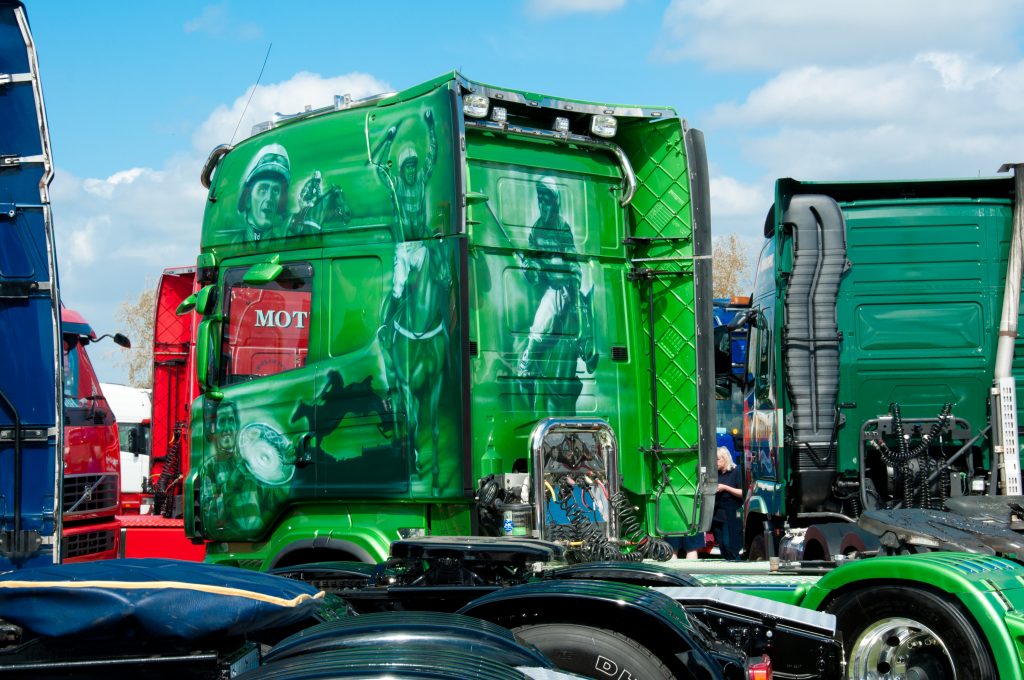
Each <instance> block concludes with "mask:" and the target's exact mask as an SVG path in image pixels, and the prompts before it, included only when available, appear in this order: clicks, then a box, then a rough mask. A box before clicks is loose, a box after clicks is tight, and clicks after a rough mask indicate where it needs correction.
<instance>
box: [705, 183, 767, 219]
mask: <svg viewBox="0 0 1024 680" xmlns="http://www.w3.org/2000/svg"><path fill="white" fill-rule="evenodd" d="M771 202H772V188H771V187H770V186H765V185H764V184H763V183H756V184H746V183H744V182H741V181H739V180H738V179H736V178H734V177H726V176H718V177H712V178H711V217H712V219H715V220H717V219H718V218H720V217H737V216H739V217H749V216H751V215H757V214H758V213H759V212H762V211H764V210H765V209H766V208H767V206H768V205H769V204H770V203H771Z"/></svg>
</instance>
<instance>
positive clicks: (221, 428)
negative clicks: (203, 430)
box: [213, 401, 238, 453]
mask: <svg viewBox="0 0 1024 680" xmlns="http://www.w3.org/2000/svg"><path fill="white" fill-rule="evenodd" d="M213 433H214V436H215V438H216V443H217V449H218V450H219V451H220V452H221V453H235V449H236V448H237V447H238V407H237V406H235V404H234V403H233V402H230V401H228V402H221V404H220V406H218V408H217V419H216V420H215V421H214V424H213Z"/></svg>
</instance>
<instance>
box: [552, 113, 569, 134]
mask: <svg viewBox="0 0 1024 680" xmlns="http://www.w3.org/2000/svg"><path fill="white" fill-rule="evenodd" d="M552 129H553V130H554V131H555V132H557V133H559V134H563V135H564V134H565V133H567V132H568V131H569V119H568V118H563V117H562V116H559V117H558V118H555V124H554V125H553V126H552Z"/></svg>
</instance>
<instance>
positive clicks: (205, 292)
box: [196, 284, 217, 316]
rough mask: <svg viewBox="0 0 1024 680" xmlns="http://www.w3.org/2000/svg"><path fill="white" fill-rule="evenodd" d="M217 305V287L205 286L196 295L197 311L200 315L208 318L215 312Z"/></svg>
mask: <svg viewBox="0 0 1024 680" xmlns="http://www.w3.org/2000/svg"><path fill="white" fill-rule="evenodd" d="M216 304H217V286H214V285H212V284H211V285H209V286H203V287H202V288H201V289H200V291H199V292H198V293H196V311H197V312H199V314H201V315H203V316H206V315H207V314H209V313H210V312H212V311H213V308H214V306H215V305H216Z"/></svg>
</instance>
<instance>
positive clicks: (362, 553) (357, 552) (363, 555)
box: [270, 536, 375, 569]
mask: <svg viewBox="0 0 1024 680" xmlns="http://www.w3.org/2000/svg"><path fill="white" fill-rule="evenodd" d="M310 552H318V553H322V554H334V555H335V557H334V559H335V560H337V559H339V558H338V557H337V555H342V554H345V555H351V557H352V559H353V561H358V562H366V563H368V564H372V563H374V562H375V560H374V559H373V557H372V556H371V555H370V553H368V552H367V551H366V550H365V549H364V548H362V547H360V546H358V545H356V544H355V543H353V542H351V541H345V540H342V539H339V538H328V537H326V536H320V537H317V538H311V539H307V540H302V541H292V542H291V543H289V544H288V545H287V546H286V547H285V548H283V549H282V550H281V551H280V552H278V553H277V554H276V555H274V559H273V560H272V561H271V564H270V568H271V569H275V568H277V567H282V566H288V565H292V564H296V562H295V561H294V559H291V558H290V556H294V555H296V554H299V553H302V554H303V555H308V554H309V553H310ZM310 561H313V562H316V561H326V560H324V559H318V560H310V559H308V557H304V558H303V559H300V560H299V562H300V563H306V562H310Z"/></svg>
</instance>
